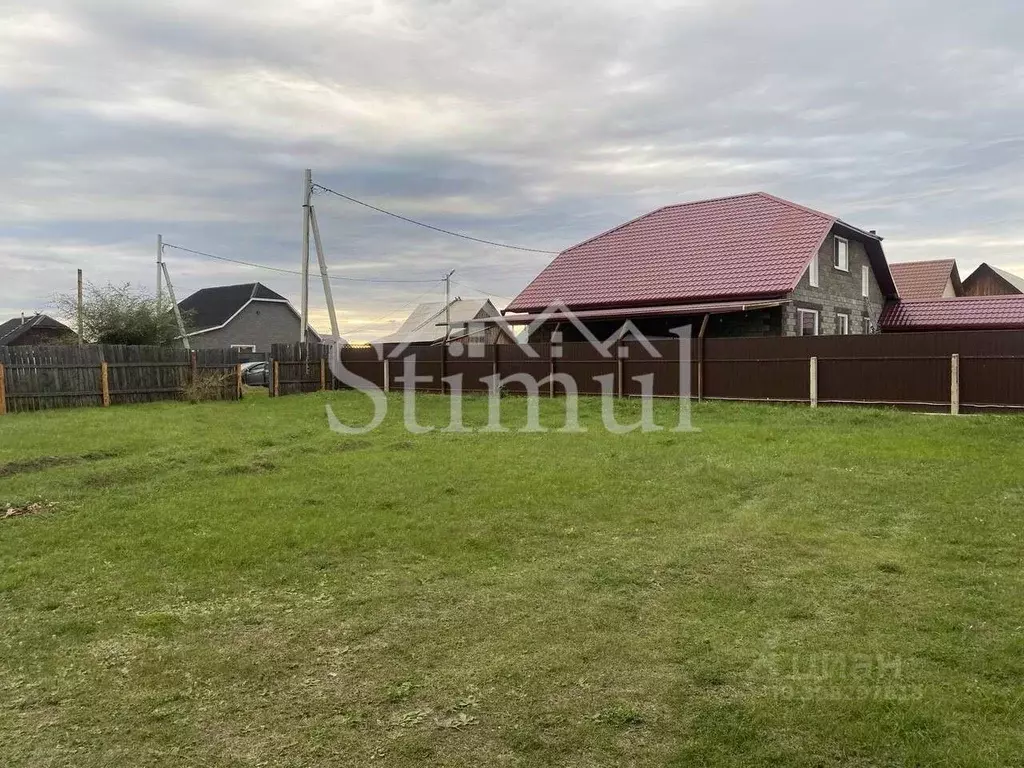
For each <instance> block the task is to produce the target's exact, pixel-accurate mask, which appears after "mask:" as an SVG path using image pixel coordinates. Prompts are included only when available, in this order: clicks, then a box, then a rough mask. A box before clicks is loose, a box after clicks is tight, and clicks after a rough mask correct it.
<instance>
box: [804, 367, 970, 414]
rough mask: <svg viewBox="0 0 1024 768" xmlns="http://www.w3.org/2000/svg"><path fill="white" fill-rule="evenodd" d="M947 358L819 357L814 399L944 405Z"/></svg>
mask: <svg viewBox="0 0 1024 768" xmlns="http://www.w3.org/2000/svg"><path fill="white" fill-rule="evenodd" d="M950 366H951V362H950V358H948V357H917V358H908V357H901V358H881V357H871V358H855V357H849V358H819V360H818V401H819V402H822V403H828V402H832V403H884V404H892V405H922V406H928V405H936V406H942V405H944V404H945V405H948V404H949V401H950V382H951V380H950Z"/></svg>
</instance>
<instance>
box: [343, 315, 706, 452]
mask: <svg viewBox="0 0 1024 768" xmlns="http://www.w3.org/2000/svg"><path fill="white" fill-rule="evenodd" d="M533 317H534V319H533V320H532V321H531V322H530V324H529V325H528V326H527V330H526V334H525V335H526V338H527V339H529V338H532V337H533V336H534V334H535V332H536V331H538V330H539V329H541V328H542V327H544V326H545V325H548V324H551V323H557V324H558V325H559V326H561V325H571V326H572V327H573V328H575V330H576V331H577V332H578V333H579V335H580V336H581V337H582V338H583V339H584V341H585V342H586V343H587V344H589V345H590V346H591V347H592V348H593V349H594V350H595V351H596V352H597V353H598V354H599V355H600V356H601V357H602V358H605V359H609V360H613V359H616V358H621V359H623V360H625V359H628V357H629V352H630V347H629V346H628V345H627V344H624V342H631V343H635V344H637V345H638V346H639V347H640V349H642V350H643V352H644V354H645V355H646V356H647V358H648V359H650V360H659V359H663V355H662V354H661V353H660V352H659V351H658V349H657V347H656V346H655V345H654V344H652V343H651V341H650V340H649V339H648V338H647V337H646V336H645V335H644V334H643V333H641V332H640V329H639V328H637V326H636V325H635V324H634V323H633V322H632V321H626V322H625V323H624V324H623V325H622V326H621V327H620V328H619V329H618V330H617V331H616V332H615V333H613V334H612V335H611V336H610V337H609V338H608V339H606V340H604V341H601V340H600V339H598V338H597V337H596V336H595V335H594V334H593V332H592V331H591V330H590V328H588V327H587V325H586V323H584V322H583V321H582V320H580V319H579V318H578V317H577V316H576V314H575V313H573V312H572V311H571V310H570V309H569V308H568V307H566V306H565V305H564V304H561V303H558V304H552V305H551V306H549V307H548V308H547V309H545V310H544V311H543V312H541V313H538V314H537V315H534V316H533ZM434 319H435V318H431V320H430V321H432V320H434ZM430 321H428V322H430ZM486 322H487V323H488V324H490V325H496V326H497V327H498V328H499V329H501V330H502V331H504V332H505V334H507V337H508V338H510V339H514V338H516V336H517V333H516V331H515V329H514V327H513V326H512V325H510V324H509V323H508V322H507V321H506V320H505V319H504V318H500V317H498V318H487V319H486ZM415 330H419V329H414V331H415ZM670 333H671V334H672V335H673V336H675V337H676V338H677V340H678V349H679V387H678V400H679V418H678V422H677V423H676V424H674V425H673V426H672V427H671V429H672V431H674V432H696V431H699V430H696V429H694V427H693V425H692V423H691V411H690V393H691V386H690V385H691V381H690V360H691V357H692V355H691V344H692V327H691V326H689V325H687V326H683V327H680V328H674V329H672V330H671V331H670ZM561 337H562V334H561V332H560V331H555V332H554V333H552V334H551V343H550V351H549V357H550V358H552V359H555V360H558V359H561V357H562V354H563V347H562V341H561ZM414 343H415V342H414V341H413V339H412V338H411V334H410V335H409V336H407V337H406V338H400V339H396V340H395V342H394V343H393V344H394V346H393V347H392V348H391V349H390V350H385V345H384V344H382V343H380V342H377V343H375V344H373V345H372V346H373V347H374V348H376V350H377V357H378V359H380V360H382V361H384V363H385V376H388V375H389V373H388V371H389V369H390V366H391V365H398V366H400V368H401V374H400V375H399V376H397V377H395V378H394V382H395V383H396V384H398V385H399V386H400V387H401V391H402V401H403V419H404V423H405V428H406V430H408V431H409V432H410V433H412V434H424V433H427V432H433V431H435V430H436V429H438V428H437V427H433V426H425V425H421V424H419V423H418V421H417V419H416V393H417V385H423V384H430V383H432V382H433V381H434V377H432V376H426V375H420V374H419V373H418V371H417V360H416V354H415V350H414V349H413V344H414ZM329 346H330V353H329V356H328V365H329V367H330V370H331V372H332V373H333V374H334V377H335V378H336V379H337V380H338V381H340V382H341V383H342V384H344V385H346V386H348V387H351V388H352V389H355V390H358V391H359V392H362V393H364V394H365V395H367V396H368V397H369V398H370V399H371V401H372V402H373V409H374V415H373V418H372V419H371V420H370V422H369V423H367V424H364V425H361V426H352V425H348V424H344V423H342V422H341V420H340V419H339V418H338V417H337V415H336V414H335V412H334V409H333V408H332V407H331V406H330V405H327V406H326V411H327V422H328V425H329V427H330V428H331V430H332V431H334V432H337V433H338V434H343V435H363V434H367V433H369V432H372V431H374V430H375V429H377V428H378V427H379V426H380V425H381V424H383V423H384V420H385V419H386V418H387V414H388V403H389V402H390V400H389V398H388V396H387V393H386V392H385V390H384V388H383V387H381V386H379V385H378V384H377V383H376V382H372V381H369V380H368V379H364V378H362V377H361V376H359V375H357V374H356V373H354V372H353V371H350V370H349V369H348V368H346V367H345V365H344V363H343V361H342V355H341V350H342V348H343V346H344V342H343V341H342V340H341V339H337V338H334V339H331V340H330V341H329ZM387 346H392V344H388V345H387ZM508 346H509V347H513V346H517V347H518V349H519V350H520V351H521V352H522V356H523V357H524V358H526V359H528V360H540V359H542V355H541V353H540V352H538V351H537V350H536V349H535V348H534V346H533V345H532V344H530V343H529V342H528V341H527V342H518V343H517V344H515V345H511V344H510V345H508ZM448 356H449V358H450V359H459V358H463V359H469V360H473V359H476V360H482V359H484V358H485V357H486V356H487V347H486V345H485V344H483V343H479V342H477V341H475V340H473V339H472V337H470V339H468V340H467V341H461V340H458V339H456V340H455V341H450V342H449V344H448ZM543 359H545V360H546V359H548V357H543ZM620 370H621V368H620ZM464 378H465V377H464V375H463V374H462V373H457V374H454V375H452V376H446V377H444V378H443V379H442V381H443V382H444V383H445V385H446V390H447V396H448V398H449V400H450V414H451V419H450V422H449V424H448V426H447V427H443V428H441V431H442V432H489V433H507V432H511V431H513V430H511V429H509V428H507V427H505V426H504V425H503V424H502V421H501V402H502V392H503V391H504V390H506V389H507V387H508V386H509V385H513V384H514V385H518V386H520V387H521V388H522V389H523V391H525V393H526V394H525V397H526V404H527V420H526V424H525V426H521V427H517V428H516V429H515V430H514V431H516V432H548V431H552V430H549V429H548V428H546V427H544V426H543V425H542V424H541V423H540V400H541V391H542V390H543V388H545V387H547V388H548V389H549V391H551V390H553V389H561V392H562V394H563V395H564V402H565V425H564V426H563V427H561V428H559V429H557V430H554V431H556V432H568V433H583V432H586V431H587V429H586V427H584V426H583V425H581V424H580V420H579V397H580V389H581V388H580V386H579V383H578V381H577V379H576V378H575V377H573V376H571V375H569V374H568V373H564V372H559V373H549V374H548V375H547V376H544V377H542V378H537V377H536V376H534V375H531V374H529V373H526V372H522V371H520V372H516V373H511V374H509V375H507V376H502V375H501V374H500V373H495V374H493V375H491V376H482V377H480V379H479V380H478V381H479V382H480V383H481V384H483V385H485V386H486V387H487V397H488V421H487V425H486V426H484V427H480V428H472V427H467V426H465V424H463V420H462V397H463V392H464V387H463V384H464ZM631 380H632V381H635V382H636V383H638V384H639V385H640V394H639V395H638V396H634V397H632V399H634V400H639V401H640V403H641V414H640V419H639V420H638V421H635V422H634V423H632V424H621V423H620V422H619V421H618V419H617V417H616V414H615V400H616V399H617V398H618V396H619V395H620V392H619V391H618V388H619V386H621V384H622V382H617V381H616V374H614V373H608V374H604V375H601V376H592V377H590V381H594V382H597V384H598V385H599V386H600V390H601V394H600V395H597V397H599V398H600V399H601V420H602V422H603V425H604V428H605V429H606V430H607V431H609V432H612V433H614V434H629V433H631V432H636V431H637V430H639V431H642V432H660V431H663V430H665V429H667V427H665V426H662V425H659V424H657V423H656V421H655V412H654V401H655V377H654V374H653V373H647V374H643V375H639V376H633V377H631Z"/></svg>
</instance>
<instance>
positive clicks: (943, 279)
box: [889, 259, 962, 300]
mask: <svg viewBox="0 0 1024 768" xmlns="http://www.w3.org/2000/svg"><path fill="white" fill-rule="evenodd" d="M889 269H890V271H891V272H892V277H893V280H895V281H896V285H897V286H898V287H899V289H900V298H902V299H911V300H913V299H941V298H942V297H943V294H944V293H945V291H946V286H947V285H948V284H949V281H950V279H951V278H953V285H954V287H955V288H957V289H958V290H962V286H961V285H960V274H959V272H958V271H957V268H956V260H955V259H938V260H936V261H905V262H903V263H901V264H890V265H889Z"/></svg>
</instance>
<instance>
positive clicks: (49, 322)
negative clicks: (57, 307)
mask: <svg viewBox="0 0 1024 768" xmlns="http://www.w3.org/2000/svg"><path fill="white" fill-rule="evenodd" d="M30 328H49V329H52V330H55V331H67V332H68V333H71V332H72V331H71V329H70V328H68V327H67V326H66V325H64V323H62V322H60V321H59V320H54V319H53V318H52V317H50V316H49V315H32V316H31V317H26V318H21V317H16V318H14V319H13V320H8V321H7V322H6V323H0V345H9V344H11V343H12V342H14V341H15V340H17V338H18V337H19V336H21V335H22V334H23V333H25V332H26V331H28V330H29V329H30Z"/></svg>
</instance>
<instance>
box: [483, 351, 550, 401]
mask: <svg viewBox="0 0 1024 768" xmlns="http://www.w3.org/2000/svg"><path fill="white" fill-rule="evenodd" d="M533 351H534V352H535V353H536V357H534V356H531V355H530V354H528V353H527V352H526V351H525V350H524V349H521V348H520V347H519V346H518V345H516V344H498V345H497V355H498V373H499V374H501V378H502V380H503V381H505V380H506V379H509V377H512V376H515V375H517V374H519V375H522V374H525V375H527V376H530V377H532V378H533V379H534V380H536V381H538V382H539V381H543V380H544V379H546V378H547V377H548V376H550V375H551V345H549V344H534V345H533ZM555 370H556V371H558V372H561V371H562V361H561V360H557V361H555ZM544 389H546V387H545V388H542V393H543V391H544ZM503 390H504V391H505V392H509V393H512V394H515V395H525V394H527V392H528V391H529V387H527V386H526V385H525V384H523V383H522V382H521V381H515V380H513V381H507V382H505V383H504V385H503ZM556 391H561V390H560V389H558V388H556Z"/></svg>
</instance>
